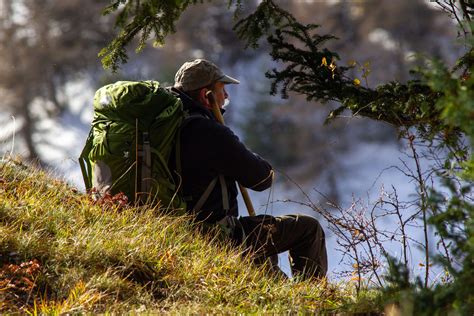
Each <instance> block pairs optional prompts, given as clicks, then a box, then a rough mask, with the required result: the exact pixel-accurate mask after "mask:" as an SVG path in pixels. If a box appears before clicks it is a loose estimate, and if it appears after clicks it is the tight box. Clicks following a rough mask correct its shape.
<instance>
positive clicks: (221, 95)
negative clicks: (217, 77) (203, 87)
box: [212, 82, 229, 108]
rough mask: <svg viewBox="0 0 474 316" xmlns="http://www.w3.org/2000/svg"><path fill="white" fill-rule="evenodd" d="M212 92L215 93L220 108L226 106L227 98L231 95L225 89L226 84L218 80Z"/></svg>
mask: <svg viewBox="0 0 474 316" xmlns="http://www.w3.org/2000/svg"><path fill="white" fill-rule="evenodd" d="M212 93H213V94H214V99H215V100H216V103H217V104H218V105H219V107H220V108H222V107H223V106H224V103H225V99H227V98H228V97H229V95H228V94H227V91H225V84H223V83H222V82H216V84H215V85H214V89H212Z"/></svg>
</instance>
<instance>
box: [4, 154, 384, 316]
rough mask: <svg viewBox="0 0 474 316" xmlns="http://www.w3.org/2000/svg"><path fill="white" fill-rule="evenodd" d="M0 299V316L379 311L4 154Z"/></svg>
mask: <svg viewBox="0 0 474 316" xmlns="http://www.w3.org/2000/svg"><path fill="white" fill-rule="evenodd" d="M214 239H215V238H214ZM32 260H36V261H32ZM27 262H38V263H39V268H38V269H35V270H32V269H31V268H29V267H30V266H29V265H25V263H27ZM22 264H23V265H22ZM30 265H31V264H30ZM7 267H10V268H8V269H10V270H8V269H7ZM17 267H18V268H17ZM35 267H36V266H35ZM15 269H16V270H15ZM5 271H10V272H9V274H8V273H6V272H5ZM11 271H13V272H11ZM20 281H21V282H23V283H21V282H20ZM2 285H3V287H2ZM366 293H369V292H366ZM0 302H1V303H0V312H18V311H23V312H28V313H32V314H65V313H82V312H85V313H98V312H100V313H103V312H109V313H124V312H136V313H142V312H143V313H163V312H168V313H179V314H181V313H186V314H189V313H193V314H194V313H199V314H201V313H217V312H219V313H257V314H260V313H278V314H281V313H319V312H321V313H322V312H325V313H328V312H344V311H346V312H349V313H350V312H354V311H362V310H361V309H364V310H365V311H368V310H371V311H373V310H374V309H380V305H378V304H377V303H376V302H377V293H375V294H373V295H372V294H370V295H367V297H365V298H364V299H362V300H359V299H357V297H356V295H355V292H354V288H351V287H346V286H342V285H341V284H330V283H326V282H324V281H323V282H321V283H316V282H309V281H306V282H296V281H294V280H287V279H282V278H277V277H272V276H270V275H269V274H268V272H266V271H265V268H264V267H255V266H254V265H253V264H252V263H251V261H250V260H249V259H248V258H245V257H243V256H242V255H241V253H240V251H239V249H232V248H230V247H228V246H227V247H226V246H225V245H222V243H219V242H218V241H217V240H213V238H210V237H209V236H207V237H206V236H203V235H202V234H200V233H199V232H197V230H196V228H195V227H194V226H193V225H192V224H191V222H190V220H189V218H187V217H183V216H181V217H174V216H170V215H164V214H162V212H160V210H159V209H154V208H143V207H142V208H133V207H130V208H120V207H116V208H108V209H103V207H101V206H99V205H94V203H92V202H91V201H90V200H89V198H88V197H87V196H86V195H84V194H82V193H80V192H78V191H77V190H76V189H74V188H72V187H70V186H68V185H66V184H65V183H63V182H61V181H58V180H56V179H54V178H52V177H51V176H49V175H48V174H46V173H45V172H43V171H39V170H35V169H34V168H32V167H27V166H25V165H23V164H22V163H21V162H19V161H16V162H15V161H13V160H6V161H2V162H0ZM359 303H361V304H359ZM358 304H359V305H358Z"/></svg>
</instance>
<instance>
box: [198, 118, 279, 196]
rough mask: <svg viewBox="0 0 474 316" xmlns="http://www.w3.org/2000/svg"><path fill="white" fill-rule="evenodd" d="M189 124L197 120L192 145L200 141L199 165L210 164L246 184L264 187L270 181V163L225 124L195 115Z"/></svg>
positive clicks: (250, 187)
mask: <svg viewBox="0 0 474 316" xmlns="http://www.w3.org/2000/svg"><path fill="white" fill-rule="evenodd" d="M190 124H199V125H200V126H198V128H192V129H189V130H194V131H197V130H199V132H200V133H199V134H200V135H192V138H193V141H194V142H195V145H198V144H199V147H200V149H199V152H200V153H199V154H198V155H197V157H196V159H198V160H199V163H200V164H201V165H206V166H209V167H210V168H211V169H213V170H215V172H216V173H218V174H223V175H224V176H226V177H229V178H232V179H235V180H236V181H237V182H239V183H240V184H241V185H243V186H244V187H246V188H249V189H251V190H255V191H263V190H265V189H267V188H269V187H270V186H271V184H272V181H273V169H272V166H271V165H270V164H269V163H268V162H267V161H265V160H264V159H262V158H261V157H259V156H258V155H256V154H254V153H253V152H251V151H250V150H249V149H247V147H246V146H245V145H244V144H243V143H242V142H241V141H240V140H239V138H238V137H237V136H236V135H235V134H234V133H233V132H232V131H231V130H230V129H229V128H228V127H226V126H224V125H221V124H219V123H217V122H215V121H213V120H209V119H198V120H195V121H193V122H191V123H190Z"/></svg>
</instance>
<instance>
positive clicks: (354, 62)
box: [348, 60, 357, 67]
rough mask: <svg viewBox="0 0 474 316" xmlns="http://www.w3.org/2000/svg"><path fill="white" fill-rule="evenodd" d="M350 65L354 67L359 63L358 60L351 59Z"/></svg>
mask: <svg viewBox="0 0 474 316" xmlns="http://www.w3.org/2000/svg"><path fill="white" fill-rule="evenodd" d="M348 64H349V67H354V66H355V65H357V62H356V61H355V60H349V63H348Z"/></svg>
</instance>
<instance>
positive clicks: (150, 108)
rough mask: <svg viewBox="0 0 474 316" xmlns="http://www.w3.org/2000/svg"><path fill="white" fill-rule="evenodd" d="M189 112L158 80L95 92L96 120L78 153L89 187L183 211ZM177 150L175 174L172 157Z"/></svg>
mask: <svg viewBox="0 0 474 316" xmlns="http://www.w3.org/2000/svg"><path fill="white" fill-rule="evenodd" d="M186 116H187V114H186V112H185V111H184V110H183V104H182V102H181V100H180V99H179V98H177V97H176V96H174V95H173V94H172V93H170V92H169V91H167V90H166V89H164V88H162V87H161V86H160V84H159V83H158V82H156V81H139V82H132V81H119V82H116V83H113V84H109V85H106V86H104V87H102V88H100V89H99V90H97V92H96V93H95V96H94V119H93V121H92V128H91V130H90V133H89V137H88V138H87V141H86V144H85V147H84V149H83V151H82V153H81V155H80V157H79V162H80V165H81V169H82V175H83V178H84V182H85V185H86V188H87V189H88V190H90V189H92V188H96V190H98V191H99V192H110V193H111V194H117V193H119V192H123V193H124V194H125V195H126V196H127V197H128V199H129V201H135V202H136V203H142V204H143V203H153V202H157V201H160V205H161V207H163V208H171V209H173V210H181V211H182V212H184V210H185V208H186V203H185V202H184V200H183V198H182V197H181V196H180V194H178V193H179V185H180V183H176V182H178V180H176V181H175V179H179V172H180V170H179V168H180V167H179V165H180V163H179V158H180V157H179V144H177V142H176V140H177V139H178V137H179V133H180V127H181V124H182V123H183V121H184V119H185V117H186ZM173 150H176V161H177V169H178V170H177V173H175V171H171V170H170V169H169V167H168V162H169V159H170V156H171V153H172V151H173Z"/></svg>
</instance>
